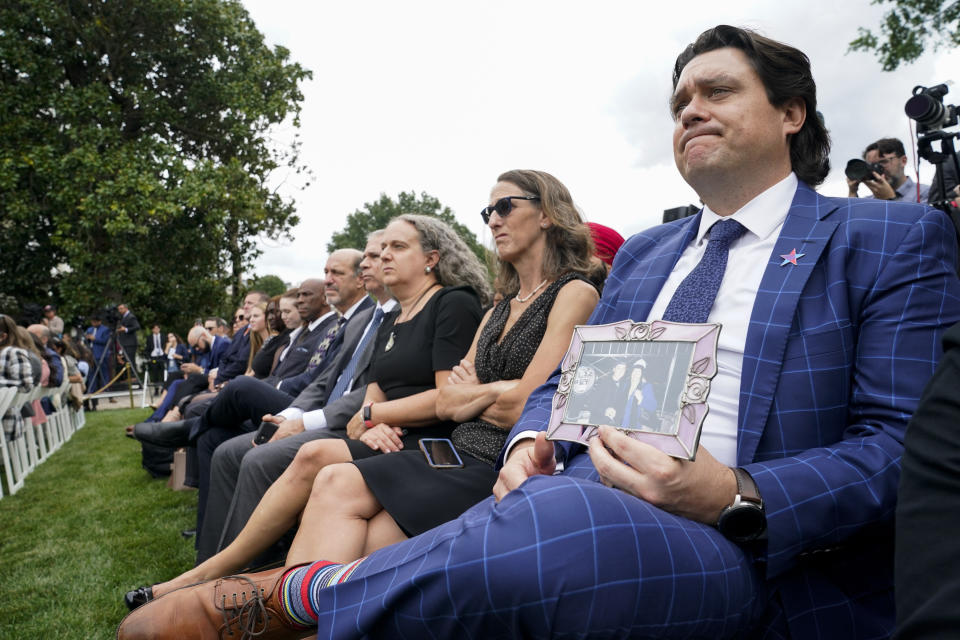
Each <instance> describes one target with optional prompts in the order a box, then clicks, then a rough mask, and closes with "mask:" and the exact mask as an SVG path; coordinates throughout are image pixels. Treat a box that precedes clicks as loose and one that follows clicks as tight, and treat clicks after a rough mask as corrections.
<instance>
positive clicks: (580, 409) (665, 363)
mask: <svg viewBox="0 0 960 640" xmlns="http://www.w3.org/2000/svg"><path fill="white" fill-rule="evenodd" d="M719 335H720V325H719V324H716V323H705V324H687V323H679V322H668V321H665V320H655V321H653V322H649V323H647V322H633V321H632V320H623V321H621V322H615V323H612V324H605V325H579V326H577V327H576V328H575V330H574V333H573V338H572V340H571V341H570V348H569V349H568V350H567V353H566V355H565V356H564V357H563V361H562V362H561V365H560V371H561V375H560V382H559V385H558V387H557V392H556V393H555V394H554V397H553V405H552V410H551V413H550V423H549V424H548V426H547V438H548V439H549V440H569V441H572V442H580V443H583V444H586V443H587V442H588V441H589V440H590V439H591V438H593V437H594V436H595V435H596V434H597V429H598V428H599V427H600V426H601V425H608V426H611V427H614V428H616V429H619V430H620V431H622V432H624V433H626V434H627V435H629V436H630V437H632V438H635V439H637V440H640V441H641V442H646V443H647V444H650V445H652V446H654V447H656V448H658V449H660V450H661V451H663V452H664V453H667V454H669V455H671V456H674V457H677V458H683V459H686V460H693V459H694V458H695V457H696V452H697V445H698V443H699V441H700V429H701V427H702V426H703V419H704V417H706V414H707V410H708V407H707V396H708V395H709V393H710V380H711V379H712V378H713V377H714V376H715V375H716V373H717V340H718V338H719Z"/></svg>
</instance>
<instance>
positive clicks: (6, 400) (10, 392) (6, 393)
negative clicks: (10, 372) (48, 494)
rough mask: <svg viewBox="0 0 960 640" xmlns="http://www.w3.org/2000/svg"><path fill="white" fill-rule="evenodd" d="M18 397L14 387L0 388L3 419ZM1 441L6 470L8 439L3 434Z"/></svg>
mask: <svg viewBox="0 0 960 640" xmlns="http://www.w3.org/2000/svg"><path fill="white" fill-rule="evenodd" d="M16 395H17V390H16V388H14V387H4V388H0V418H2V417H3V415H4V414H6V412H7V409H8V408H9V407H10V405H11V404H13V400H14V398H15V397H16ZM0 439H2V440H3V442H2V444H0V446H2V447H3V454H2V460H3V466H4V468H6V467H7V465H8V464H9V460H10V453H9V452H8V451H7V439H6V437H5V436H4V435H3V434H0ZM11 495H12V494H11ZM0 498H3V483H2V482H0Z"/></svg>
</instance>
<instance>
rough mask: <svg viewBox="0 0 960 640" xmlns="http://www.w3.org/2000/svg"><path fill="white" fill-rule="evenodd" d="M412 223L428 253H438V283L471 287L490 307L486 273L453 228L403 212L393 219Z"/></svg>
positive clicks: (485, 304)
mask: <svg viewBox="0 0 960 640" xmlns="http://www.w3.org/2000/svg"><path fill="white" fill-rule="evenodd" d="M396 220H403V221H404V222H409V223H410V224H412V225H413V227H414V228H415V229H416V230H417V234H418V235H419V236H420V247H421V248H422V249H423V251H424V252H425V253H429V252H431V251H436V252H437V255H438V258H437V263H436V264H435V265H434V266H433V268H432V271H433V275H434V277H435V278H436V279H437V283H438V284H440V285H441V286H444V287H456V286H465V287H470V288H472V289H473V290H474V291H475V292H476V294H477V296H478V297H479V298H480V304H481V305H482V306H484V307H486V306H487V305H489V304H490V301H491V300H492V296H493V293H492V291H491V289H490V283H489V281H488V279H487V270H486V269H484V268H483V265H482V264H480V261H479V260H478V259H477V257H476V256H475V255H474V254H473V252H472V251H471V250H470V247H468V246H467V243H466V242H464V241H463V238H461V237H460V236H459V235H457V232H456V231H454V230H453V229H452V228H451V227H450V225H448V224H447V223H445V222H444V221H443V220H440V219H439V218H433V217H431V216H423V215H418V214H415V213H404V214H402V215H399V216H397V217H396V218H394V219H393V220H391V221H390V222H391V224H392V223H393V222H394V221H396Z"/></svg>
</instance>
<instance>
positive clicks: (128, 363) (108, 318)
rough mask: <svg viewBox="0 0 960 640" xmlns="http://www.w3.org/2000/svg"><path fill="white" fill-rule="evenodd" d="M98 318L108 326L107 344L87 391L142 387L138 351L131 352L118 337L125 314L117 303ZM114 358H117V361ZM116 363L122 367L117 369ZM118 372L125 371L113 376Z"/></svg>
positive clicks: (115, 390)
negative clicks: (138, 366) (138, 370)
mask: <svg viewBox="0 0 960 640" xmlns="http://www.w3.org/2000/svg"><path fill="white" fill-rule="evenodd" d="M97 318H99V319H100V320H101V322H102V323H103V326H104V327H106V328H107V330H108V334H107V339H106V346H105V348H104V349H103V350H102V352H101V353H100V356H99V358H98V359H97V361H96V366H95V367H94V371H93V373H92V375H91V376H90V386H89V387H88V389H87V392H88V393H93V392H95V391H106V392H108V394H109V393H110V392H117V391H119V390H120V389H121V388H122V389H124V390H127V391H129V390H131V389H132V388H133V386H132V385H133V384H137V385H140V386H141V387H142V384H143V383H142V380H141V379H140V375H139V373H138V372H137V367H136V353H129V352H128V350H127V348H126V347H124V345H123V343H122V342H121V341H120V340H119V339H118V334H119V331H118V330H119V328H120V322H121V319H122V318H123V314H121V313H120V311H119V309H118V308H117V306H116V305H110V306H108V307H105V308H104V309H103V310H101V311H100V312H99V313H97ZM114 358H116V361H115V360H114ZM114 365H118V366H119V367H121V368H120V369H116V370H115V369H114ZM124 368H125V370H124ZM117 372H123V374H124V375H119V376H116V377H114V378H111V376H114V374H115V373H117Z"/></svg>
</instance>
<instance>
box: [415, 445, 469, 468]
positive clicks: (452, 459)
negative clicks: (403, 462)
mask: <svg viewBox="0 0 960 640" xmlns="http://www.w3.org/2000/svg"><path fill="white" fill-rule="evenodd" d="M420 450H421V451H423V455H424V457H426V459H427V464H429V465H430V466H431V467H433V468H434V469H458V468H460V467H462V466H463V460H462V459H461V458H460V454H459V453H457V450H456V449H455V448H454V447H453V443H452V442H451V441H450V439H449V438H422V439H421V440H420Z"/></svg>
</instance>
